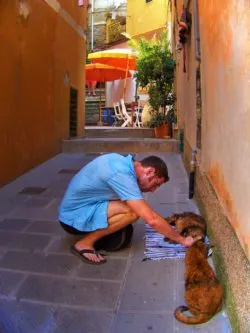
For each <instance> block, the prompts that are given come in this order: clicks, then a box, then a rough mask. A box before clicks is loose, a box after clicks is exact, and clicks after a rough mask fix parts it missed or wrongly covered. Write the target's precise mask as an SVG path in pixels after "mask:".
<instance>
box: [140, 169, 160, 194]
mask: <svg viewBox="0 0 250 333" xmlns="http://www.w3.org/2000/svg"><path fill="white" fill-rule="evenodd" d="M163 183H165V179H164V178H163V177H157V176H156V175H155V170H154V168H151V167H149V168H144V170H143V173H142V174H141V175H140V176H139V177H138V184H139V187H140V190H141V191H142V192H154V191H156V190H157V189H158V187H160V186H161V185H162V184H163Z"/></svg>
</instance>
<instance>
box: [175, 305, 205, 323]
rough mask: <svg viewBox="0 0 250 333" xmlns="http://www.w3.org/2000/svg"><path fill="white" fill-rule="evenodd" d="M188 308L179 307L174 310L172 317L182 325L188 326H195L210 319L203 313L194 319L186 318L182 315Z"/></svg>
mask: <svg viewBox="0 0 250 333" xmlns="http://www.w3.org/2000/svg"><path fill="white" fill-rule="evenodd" d="M188 310H189V308H188V307H187V306H184V305H182V306H179V307H178V308H176V309H175V312H174V316H175V318H176V319H177V320H179V321H180V322H182V323H184V324H188V325H197V324H202V323H205V322H207V321H208V320H209V319H210V316H209V315H207V314H204V313H200V314H199V315H197V316H194V317H188V316H185V315H184V313H183V312H184V311H188Z"/></svg>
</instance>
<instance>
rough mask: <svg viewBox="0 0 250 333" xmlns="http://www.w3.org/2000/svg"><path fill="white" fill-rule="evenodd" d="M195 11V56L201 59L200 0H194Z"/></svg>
mask: <svg viewBox="0 0 250 333" xmlns="http://www.w3.org/2000/svg"><path fill="white" fill-rule="evenodd" d="M193 12H194V39H195V58H196V60H198V61H200V60H201V55H200V33H199V20H198V0H193Z"/></svg>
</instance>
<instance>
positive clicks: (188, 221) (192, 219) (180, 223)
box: [164, 212, 207, 242]
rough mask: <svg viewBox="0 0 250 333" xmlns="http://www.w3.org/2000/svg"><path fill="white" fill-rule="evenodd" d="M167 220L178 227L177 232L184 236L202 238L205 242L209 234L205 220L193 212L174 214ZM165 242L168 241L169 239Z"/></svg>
mask: <svg viewBox="0 0 250 333" xmlns="http://www.w3.org/2000/svg"><path fill="white" fill-rule="evenodd" d="M165 220H166V221H167V222H168V223H169V224H170V225H174V226H175V227H176V230H177V231H178V232H179V233H180V234H181V235H182V236H183V237H187V236H192V237H196V236H201V238H202V239H203V240H204V238H205V236H206V232H207V226H206V221H205V219H204V218H203V217H202V216H200V215H198V214H195V213H193V212H185V213H181V214H173V215H171V216H169V217H166V218H165ZM164 240H166V241H168V242H169V240H168V239H167V238H164Z"/></svg>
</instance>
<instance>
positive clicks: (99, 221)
mask: <svg viewBox="0 0 250 333" xmlns="http://www.w3.org/2000/svg"><path fill="white" fill-rule="evenodd" d="M141 199H143V196H142V193H141V191H140V189H139V186H138V183H137V177H136V173H135V169H134V164H133V159H132V156H131V155H128V156H126V157H124V156H122V155H119V154H106V155H101V156H99V157H97V158H96V159H94V160H93V161H92V162H90V163H89V164H87V165H86V166H85V167H83V168H82V169H81V170H80V171H79V172H78V173H77V174H76V175H75V176H74V177H73V179H72V180H71V182H70V184H69V186H68V189H67V191H66V193H65V195H64V198H63V200H62V203H61V205H60V207H59V216H58V219H59V221H61V222H63V223H65V224H68V225H70V226H72V227H74V228H76V229H78V230H81V231H93V230H97V229H102V228H106V227H107V226H108V222H107V208H108V202H109V201H111V200H122V201H126V200H141Z"/></svg>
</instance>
